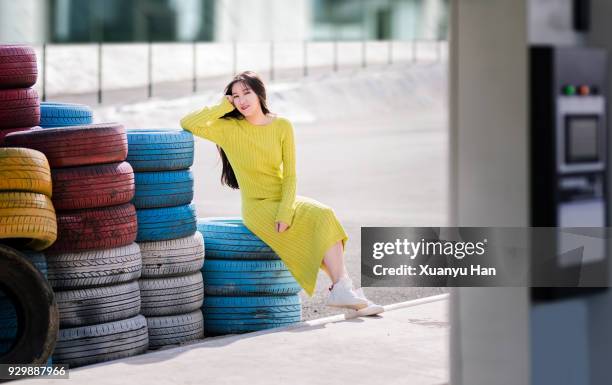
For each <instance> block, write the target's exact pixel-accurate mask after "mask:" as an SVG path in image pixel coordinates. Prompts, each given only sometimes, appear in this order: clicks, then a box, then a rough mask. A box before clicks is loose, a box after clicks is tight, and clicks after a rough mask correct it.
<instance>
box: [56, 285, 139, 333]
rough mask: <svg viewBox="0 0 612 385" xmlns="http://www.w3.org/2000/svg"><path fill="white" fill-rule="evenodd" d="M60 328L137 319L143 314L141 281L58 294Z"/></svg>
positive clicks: (59, 292)
mask: <svg viewBox="0 0 612 385" xmlns="http://www.w3.org/2000/svg"><path fill="white" fill-rule="evenodd" d="M55 299H56V301H57V306H58V308H59V312H60V327H62V328H65V327H76V326H85V325H95V324H101V323H107V322H112V321H118V320H122V319H126V318H131V317H135V316H137V315H138V313H140V288H139V286H138V281H132V282H128V283H122V284H119V285H114V286H102V287H93V288H88V289H77V290H67V291H56V292H55Z"/></svg>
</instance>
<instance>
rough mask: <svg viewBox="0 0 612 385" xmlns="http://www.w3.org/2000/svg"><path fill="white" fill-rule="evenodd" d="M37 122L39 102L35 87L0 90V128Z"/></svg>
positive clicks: (35, 123)
mask: <svg viewBox="0 0 612 385" xmlns="http://www.w3.org/2000/svg"><path fill="white" fill-rule="evenodd" d="M38 123H40V104H39V100H38V93H37V92H36V90H35V89H33V88H18V89H10V90H0V128H14V127H33V126H38ZM16 147H19V146H16Z"/></svg>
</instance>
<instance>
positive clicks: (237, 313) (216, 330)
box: [202, 294, 302, 336]
mask: <svg viewBox="0 0 612 385" xmlns="http://www.w3.org/2000/svg"><path fill="white" fill-rule="evenodd" d="M202 311H203V313H204V332H205V333H206V335H208V336H211V335H220V334H229V333H246V332H253V331H257V330H264V329H270V328H274V327H279V326H287V325H291V324H294V323H297V322H300V321H301V318H302V305H301V301H300V297H299V295H297V294H295V295H288V296H265V297H264V296H262V297H215V296H205V297H204V305H203V307H202Z"/></svg>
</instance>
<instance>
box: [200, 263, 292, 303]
mask: <svg viewBox="0 0 612 385" xmlns="http://www.w3.org/2000/svg"><path fill="white" fill-rule="evenodd" d="M202 275H203V277H204V294H205V295H224V296H242V295H291V294H297V293H299V292H300V290H302V288H301V287H300V285H299V284H298V283H297V281H296V280H295V278H293V275H291V272H290V271H289V270H287V266H285V263H284V262H283V261H223V260H214V259H208V260H206V262H205V263H204V267H203V268H202Z"/></svg>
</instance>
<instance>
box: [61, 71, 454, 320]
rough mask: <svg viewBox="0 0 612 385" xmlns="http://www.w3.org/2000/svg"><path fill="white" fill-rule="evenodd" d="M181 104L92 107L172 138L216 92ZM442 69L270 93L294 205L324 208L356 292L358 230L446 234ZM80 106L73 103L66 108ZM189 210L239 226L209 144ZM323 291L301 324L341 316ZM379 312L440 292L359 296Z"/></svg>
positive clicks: (351, 76)
mask: <svg viewBox="0 0 612 385" xmlns="http://www.w3.org/2000/svg"><path fill="white" fill-rule="evenodd" d="M209 87H212V88H207V89H206V90H203V92H204V93H203V94H201V95H196V96H194V97H188V99H189V101H184V100H168V101H165V100H152V101H150V102H142V103H140V104H136V105H129V104H128V105H119V106H117V107H108V106H104V107H100V108H97V109H96V110H95V111H94V118H95V119H96V121H109V120H111V121H118V122H122V123H124V124H125V125H126V126H127V127H128V128H148V127H166V128H178V121H179V120H180V117H182V116H183V115H185V114H186V113H187V112H189V111H190V110H191V109H192V108H194V105H203V104H204V105H205V104H206V103H208V101H209V100H216V98H212V97H210V96H211V95H212V94H217V93H219V95H220V93H221V90H222V87H220V86H214V87H213V86H212V84H209ZM445 87H446V67H445V65H440V64H434V65H422V66H411V65H397V66H391V67H384V68H382V69H381V67H379V68H368V69H357V70H351V71H340V72H338V73H331V74H327V75H320V76H314V77H312V78H310V79H306V80H303V81H299V82H295V81H294V82H289V83H282V82H281V83H272V84H270V85H269V90H268V91H269V92H268V94H269V98H270V107H271V109H272V111H274V112H277V113H279V114H281V115H282V116H287V117H289V118H290V119H291V120H292V121H293V122H294V128H295V134H296V152H297V161H296V164H297V175H298V182H297V183H298V189H297V193H298V194H299V195H304V196H308V197H310V198H313V199H316V200H318V201H320V202H322V203H325V204H327V205H329V206H330V207H332V208H333V209H334V211H335V212H336V214H337V217H338V219H339V220H340V222H341V223H342V225H343V226H344V227H345V229H346V231H347V233H348V235H349V240H348V242H347V250H346V253H345V257H346V262H347V269H348V271H349V274H350V275H351V277H352V278H353V281H354V283H355V285H356V286H359V284H360V267H361V266H360V258H361V256H360V252H361V250H360V249H361V248H360V244H361V227H366V226H445V225H446V224H447V179H448V178H447V168H448V167H447V131H448V130H447V111H446V106H445V101H446V88H445ZM71 101H78V100H71ZM192 170H193V173H194V178H195V197H194V202H195V204H196V206H197V210H198V217H208V216H240V191H239V190H232V189H230V188H228V187H223V186H221V184H220V182H219V178H220V175H221V163H220V159H219V154H218V152H217V149H216V146H215V144H214V143H212V142H209V141H207V140H204V139H201V138H196V147H195V162H194V165H193V167H192ZM330 284H331V282H330V280H329V278H328V277H327V275H325V274H324V273H323V272H322V271H321V272H320V273H319V278H318V280H317V286H316V293H315V295H314V296H313V297H312V298H308V297H307V295H306V294H305V292H304V291H302V292H301V294H300V295H301V297H302V300H303V319H304V320H311V319H316V318H320V317H323V316H328V315H333V314H339V313H342V310H338V309H334V308H327V307H325V306H324V300H325V295H326V294H327V293H326V291H327V290H326V289H327V287H329V285H330ZM364 291H365V294H366V295H367V296H368V297H369V298H370V299H372V300H373V301H375V302H377V303H380V304H390V303H396V302H401V301H406V300H410V299H415V298H421V297H426V296H430V295H436V294H440V293H445V292H448V290H447V289H446V288H419V287H408V288H397V287H395V288H364Z"/></svg>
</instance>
